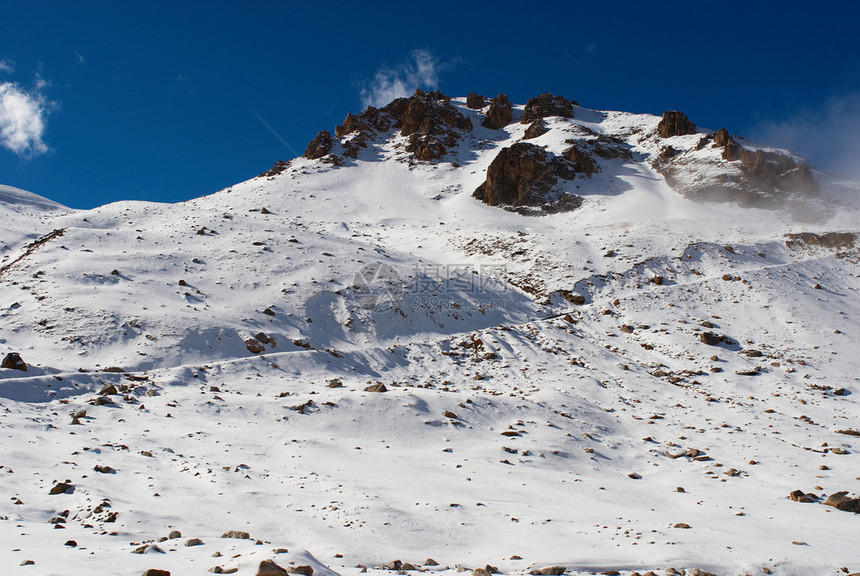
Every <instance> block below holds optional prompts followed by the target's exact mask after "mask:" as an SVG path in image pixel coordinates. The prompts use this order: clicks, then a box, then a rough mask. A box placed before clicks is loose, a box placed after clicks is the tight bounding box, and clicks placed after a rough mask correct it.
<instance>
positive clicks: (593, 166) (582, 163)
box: [562, 142, 600, 175]
mask: <svg viewBox="0 0 860 576" xmlns="http://www.w3.org/2000/svg"><path fill="white" fill-rule="evenodd" d="M570 144H571V146H570V148H568V149H567V150H565V151H564V152H563V153H562V157H563V158H565V159H567V160H569V161H571V162H572V163H573V168H574V170H575V171H576V172H577V173H579V174H588V175H591V174H594V173H595V172H599V171H600V167H599V166H598V165H597V162H596V161H595V160H594V158H593V157H592V156H591V155H590V154H588V152H586V151H585V148H584V146H583V145H582V144H581V143H580V144H577V143H576V142H570Z"/></svg>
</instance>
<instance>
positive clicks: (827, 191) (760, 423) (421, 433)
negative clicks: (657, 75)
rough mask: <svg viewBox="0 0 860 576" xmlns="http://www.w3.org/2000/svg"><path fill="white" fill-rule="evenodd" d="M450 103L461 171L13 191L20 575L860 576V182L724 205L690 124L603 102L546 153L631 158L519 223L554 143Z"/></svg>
mask: <svg viewBox="0 0 860 576" xmlns="http://www.w3.org/2000/svg"><path fill="white" fill-rule="evenodd" d="M452 104H453V105H454V106H455V107H456V108H457V110H458V111H459V112H461V113H462V114H463V115H464V116H466V117H467V118H469V119H470V121H471V123H472V125H473V128H472V129H471V130H469V131H466V132H465V133H464V135H463V136H462V139H461V140H460V141H459V142H458V143H457V144H456V146H455V147H454V148H452V149H451V150H449V151H448V153H447V154H446V155H445V156H444V158H442V159H440V160H439V161H436V162H420V161H416V160H414V159H411V158H410V157H409V156H408V154H406V153H405V152H404V146H405V144H406V139H405V138H404V137H402V136H401V135H399V134H398V131H397V129H396V128H394V127H391V128H390V129H389V130H388V131H383V133H382V134H381V135H380V136H379V138H377V139H375V140H373V141H371V142H370V143H369V145H368V146H367V147H366V148H364V149H362V150H361V152H360V154H358V156H357V158H355V159H352V160H347V161H345V162H343V165H337V163H332V162H323V161H321V160H308V159H304V158H298V159H294V160H292V161H291V162H290V163H289V165H288V166H286V167H285V169H284V170H282V171H281V172H280V173H278V174H274V175H271V176H261V177H259V178H255V179H252V180H249V181H247V182H243V183H241V184H237V185H235V186H232V187H231V188H229V189H226V190H222V191H220V192H218V193H216V194H213V195H211V196H207V197H204V198H199V199H196V200H192V201H189V202H185V203H181V204H175V205H164V204H151V203H141V202H118V203H115V204H110V205H106V206H102V207H100V208H96V209H94V210H89V211H75V210H70V209H66V208H64V207H62V206H59V205H57V204H55V203H53V202H50V201H49V200H46V199H44V198H41V197H38V196H36V195H34V194H30V193H27V192H23V191H20V190H16V189H14V188H10V187H2V188H0V215H2V218H3V221H4V226H3V228H2V230H0V259H2V261H0V352H2V354H0V356H5V355H6V353H7V352H16V353H19V354H20V355H21V357H22V358H23V360H24V361H25V362H26V363H27V364H28V370H27V372H21V371H18V370H12V369H3V370H0V428H2V432H0V434H2V436H0V437H2V443H0V493H2V496H3V497H2V499H0V540H2V542H3V544H2V548H0V550H2V552H0V571H2V573H4V574H26V575H49V574H51V575H53V574H84V573H86V574H93V575H102V574H105V575H107V574H123V575H125V574H128V575H132V574H140V573H142V572H143V571H144V570H146V569H149V568H160V569H164V570H170V571H171V572H172V573H173V574H203V573H207V570H208V571H216V572H218V571H222V570H223V571H225V572H226V571H228V570H230V569H234V568H235V569H238V572H237V573H238V574H248V575H250V574H254V573H255V571H256V570H257V566H258V564H259V563H260V561H261V560H265V559H274V560H275V562H277V563H278V564H279V565H281V566H283V567H284V568H289V567H290V565H291V564H292V565H295V566H304V565H307V566H311V567H312V568H313V569H314V571H315V574H323V575H325V574H335V573H336V574H343V575H354V574H358V573H359V572H360V571H362V570H363V568H362V567H366V568H367V569H368V571H370V572H377V571H378V572H379V573H380V574H382V572H381V570H383V569H385V566H384V565H386V564H388V563H389V562H391V561H394V560H401V561H402V562H404V563H405V562H409V563H411V564H412V565H413V566H412V568H414V569H415V570H418V569H421V570H429V571H438V572H446V573H454V572H455V571H456V570H458V569H459V568H461V567H468V568H469V569H475V568H484V567H485V566H486V565H488V564H489V565H491V566H492V567H495V568H498V570H499V571H501V572H502V573H506V574H523V573H527V572H528V571H530V570H534V569H540V568H543V567H547V566H561V567H564V568H566V569H567V570H568V571H569V573H572V574H577V573H593V572H597V573H600V572H609V573H612V572H611V571H613V570H615V571H618V572H619V573H620V574H624V575H628V574H631V573H632V572H634V571H639V572H640V573H645V572H646V571H648V570H654V571H655V572H657V573H659V574H666V573H670V572H667V570H668V569H669V568H675V569H677V570H678V571H680V570H686V571H687V574H690V573H691V572H692V571H693V570H694V569H700V570H707V571H710V572H713V573H715V574H721V575H722V574H726V575H729V574H731V575H737V574H762V573H772V574H777V575H806V574H809V575H822V574H834V575H835V574H839V573H842V571H841V568H842V567H846V568H847V569H848V570H849V571H860V549H858V542H857V538H856V535H857V533H858V532H857V530H858V522H860V516H858V515H856V514H853V513H851V512H848V511H843V510H838V509H836V508H835V507H832V506H827V505H824V501H825V500H826V498H827V497H828V496H829V495H831V494H834V493H836V492H839V491H848V492H849V494H853V495H855V496H856V495H857V494H858V492H860V486H858V481H860V464H858V460H857V457H856V453H855V451H856V450H860V437H858V436H860V433H858V432H857V431H858V430H860V409H858V408H860V406H858V401H857V398H858V397H857V394H858V393H860V377H858V373H860V360H858V355H857V346H858V341H860V327H858V326H860V325H858V318H860V298H858V290H860V268H858V262H860V252H858V247H860V246H857V247H855V246H854V245H853V244H852V243H851V242H848V243H844V242H842V243H839V242H837V243H835V244H834V243H828V242H826V241H825V242H821V239H822V238H826V237H825V236H823V235H824V234H826V233H830V232H838V233H848V234H849V235H850V234H857V233H858V232H860V224H858V220H857V211H856V210H855V209H854V208H853V207H852V206H851V205H850V204H849V202H850V201H852V200H851V199H852V198H853V197H854V196H855V195H856V193H857V190H858V188H857V186H856V185H854V184H851V183H840V182H838V181H837V179H836V178H835V177H833V176H830V175H827V174H822V173H815V176H816V179H817V180H818V181H819V182H820V183H821V185H822V197H821V199H820V200H818V201H817V202H816V209H815V210H814V218H810V217H803V218H799V217H798V214H797V212H796V211H792V210H788V209H769V210H765V209H760V208H751V207H740V206H738V205H737V204H736V203H732V202H724V203H712V202H695V201H693V200H690V199H686V198H684V197H683V196H682V195H680V194H678V193H677V192H676V191H674V190H673V189H672V188H670V187H669V186H668V185H667V183H666V180H665V179H664V177H663V176H662V175H661V174H660V173H659V172H658V171H657V170H656V169H655V168H654V165H653V158H654V157H656V155H657V154H658V153H659V152H660V148H659V141H658V140H657V139H656V138H655V137H654V132H655V130H656V128H657V124H658V122H659V120H660V119H659V117H655V116H649V115H635V114H627V113H621V112H598V111H593V110H587V109H584V108H579V107H576V109H575V112H574V117H573V118H572V119H571V118H559V117H547V118H545V122H546V126H547V128H549V131H548V132H546V133H545V134H542V135H540V136H538V137H537V138H532V139H529V140H528V141H529V142H531V143H533V144H535V145H538V146H541V147H544V148H545V149H546V150H550V151H553V152H554V153H557V154H560V153H561V152H562V151H563V149H564V148H565V146H566V140H568V139H570V138H571V135H572V134H582V133H593V134H594V135H595V137H596V135H604V134H605V135H611V136H613V137H614V138H616V139H617V140H618V141H620V142H623V144H624V145H625V146H627V147H628V148H629V149H630V151H631V155H630V156H629V157H628V158H613V159H608V160H602V161H601V170H600V171H599V172H597V173H594V174H592V175H588V176H583V175H580V176H577V177H576V178H575V179H573V180H571V181H570V182H567V183H562V186H566V187H567V189H568V190H570V191H572V192H575V193H576V194H578V195H580V196H581V197H582V199H583V201H582V206H581V207H579V208H578V209H576V210H573V211H570V212H561V213H556V214H547V215H543V216H526V215H521V214H519V213H517V212H515V211H509V210H505V209H502V208H500V207H497V206H488V205H486V204H483V203H481V202H480V201H478V200H476V199H475V198H473V196H472V192H473V191H474V190H475V189H476V188H477V187H478V186H479V185H480V184H481V183H482V182H483V181H484V179H485V177H486V172H487V169H488V166H489V165H490V163H491V162H492V161H493V159H494V158H495V157H496V155H497V154H498V152H499V150H500V149H502V148H503V147H506V146H510V145H511V144H513V143H514V142H518V141H520V140H521V139H522V137H523V135H524V131H525V130H526V126H525V125H523V124H520V123H511V124H509V125H507V126H505V127H504V128H502V129H500V130H492V129H489V128H484V127H482V126H481V119H482V115H483V114H484V112H482V111H475V110H470V109H468V108H466V106H465V101H464V100H463V99H454V100H452ZM521 111H522V107H521V106H520V107H514V120H516V115H517V114H519V113H521ZM586 129H587V130H586ZM703 133H704V132H703ZM700 137H701V134H691V135H681V136H673V137H671V138H667V139H666V140H669V141H671V142H672V143H673V144H672V145H673V146H675V147H677V148H679V149H689V150H691V152H689V153H688V154H689V155H690V156H691V157H692V156H694V155H695V154H699V155H701V156H702V157H704V156H706V155H708V154H710V155H711V156H710V157H709V159H708V160H707V161H708V162H709V164H708V163H703V164H701V165H700V166H699V167H698V168H697V170H698V172H697V173H696V174H701V173H702V172H703V171H705V172H706V171H709V170H710V171H716V172H715V173H717V174H718V173H719V171H720V170H723V169H724V170H731V166H729V165H728V163H724V162H723V161H722V160H720V158H719V155H718V153H716V152H711V150H710V149H709V148H708V149H704V150H702V151H701V152H697V151H695V149H694V147H695V145H696V142H697V141H698V140H699V139H700ZM340 146H341V143H336V144H335V148H334V150H333V152H335V153H337V152H339V151H341V150H342V148H340ZM724 164H725V165H724ZM694 176H695V175H694ZM696 177H698V176H696ZM806 216H808V214H807V215H806ZM799 233H815V234H818V236H807V237H805V238H802V239H801V238H795V237H792V236H789V235H791V234H799ZM577 296H578V297H579V298H577ZM252 350H256V352H254V351H252ZM379 384H381V385H383V386H384V389H385V391H381V392H380V391H368V390H366V389H367V388H368V387H371V390H377V389H379V388H380V387H379V386H374V385H379ZM111 386H112V388H111ZM58 483H66V484H67V486H66V487H62V486H61V487H60V488H59V489H58V490H54V491H55V492H57V491H59V492H61V493H57V494H51V493H50V492H51V491H52V488H55V487H56V486H57V484H58ZM794 490H801V491H803V492H804V493H805V495H807V496H808V498H806V499H808V500H813V501H812V502H801V501H795V499H792V498H790V496H789V495H790V493H791V492H792V491H794ZM174 530H176V531H179V532H181V537H179V538H172V539H167V540H163V541H160V540H161V539H162V538H163V537H167V536H168V535H169V534H170V532H171V531H174ZM229 531H241V532H246V533H247V534H248V535H249V536H250V538H247V539H242V538H222V535H223V534H225V533H227V532H229ZM189 539H199V541H200V542H199V543H197V542H195V541H193V540H192V541H189ZM189 544H190V545H189ZM213 556H214V557H213ZM430 558H432V559H434V560H435V562H428V559H430ZM28 560H29V561H32V562H33V563H27V561H28ZM435 563H438V565H435ZM216 567H218V570H214V569H215V568H216ZM392 567H393V568H395V569H396V568H398V567H399V568H402V566H397V565H396V564H394V565H392ZM407 570H408V571H410V572H411V571H412V570H409V569H408V567H407ZM479 576H484V575H479Z"/></svg>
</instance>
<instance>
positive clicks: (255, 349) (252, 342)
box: [245, 338, 266, 354]
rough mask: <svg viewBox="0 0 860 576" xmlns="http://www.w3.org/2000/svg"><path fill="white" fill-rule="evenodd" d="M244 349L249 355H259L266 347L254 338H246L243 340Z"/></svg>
mask: <svg viewBox="0 0 860 576" xmlns="http://www.w3.org/2000/svg"><path fill="white" fill-rule="evenodd" d="M245 348H247V349H248V352H250V353H251V354H260V353H261V352H264V351H265V350H266V347H265V346H263V344H262V343H261V342H260V341H259V340H257V339H256V338H248V339H247V340H245Z"/></svg>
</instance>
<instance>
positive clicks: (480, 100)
mask: <svg viewBox="0 0 860 576" xmlns="http://www.w3.org/2000/svg"><path fill="white" fill-rule="evenodd" d="M483 107H484V97H483V96H481V95H480V94H475V93H474V92H469V94H467V95H466V108H471V109H472V110H480V109H481V108H483Z"/></svg>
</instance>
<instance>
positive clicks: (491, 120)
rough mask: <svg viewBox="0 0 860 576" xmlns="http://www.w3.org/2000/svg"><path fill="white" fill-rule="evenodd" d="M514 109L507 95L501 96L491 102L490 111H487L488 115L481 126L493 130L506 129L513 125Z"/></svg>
mask: <svg viewBox="0 0 860 576" xmlns="http://www.w3.org/2000/svg"><path fill="white" fill-rule="evenodd" d="M512 109H513V106H511V102H510V100H508V96H507V94H499V95H498V96H496V97H495V98H493V99H492V100H491V101H490V109H489V110H487V114H486V116H485V117H484V121H483V122H481V126H484V127H486V128H490V129H491V130H498V129H499V128H504V127H505V126H507V125H508V124H510V123H511V110H512Z"/></svg>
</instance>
